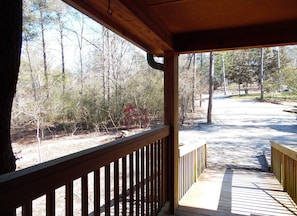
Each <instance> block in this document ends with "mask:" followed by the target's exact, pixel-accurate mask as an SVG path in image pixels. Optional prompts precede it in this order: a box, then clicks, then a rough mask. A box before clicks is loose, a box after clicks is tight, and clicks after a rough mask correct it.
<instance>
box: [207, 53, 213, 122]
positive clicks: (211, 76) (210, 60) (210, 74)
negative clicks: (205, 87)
mask: <svg viewBox="0 0 297 216" xmlns="http://www.w3.org/2000/svg"><path fill="white" fill-rule="evenodd" d="M213 77H214V60H213V52H210V54H209V98H208V110H207V123H208V124H211V123H212V115H211V113H212V98H213Z"/></svg>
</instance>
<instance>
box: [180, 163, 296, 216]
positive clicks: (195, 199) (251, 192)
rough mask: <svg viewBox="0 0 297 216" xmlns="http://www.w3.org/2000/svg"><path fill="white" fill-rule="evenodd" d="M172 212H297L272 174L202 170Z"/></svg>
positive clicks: (217, 215)
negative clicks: (175, 209)
mask: <svg viewBox="0 0 297 216" xmlns="http://www.w3.org/2000/svg"><path fill="white" fill-rule="evenodd" d="M176 215H180V216H194V215H202V216H203V215H205V216H206V215H210V216H221V215H224V216H227V215H253V216H259V215H275V216H281V215H297V208H296V205H295V203H294V202H293V201H292V199H291V198H290V197H289V195H288V194H287V193H286V192H284V191H283V188H282V186H281V185H280V184H279V182H278V181H277V179H276V178H275V177H274V175H273V174H272V173H267V172H260V171H256V170H244V169H220V170H218V169H206V170H205V171H204V172H203V174H202V175H201V176H200V178H199V181H198V182H197V183H195V184H194V185H193V186H192V187H191V188H190V190H189V191H188V192H187V194H186V195H185V196H184V197H183V198H182V199H181V201H180V203H179V207H178V209H177V212H176Z"/></svg>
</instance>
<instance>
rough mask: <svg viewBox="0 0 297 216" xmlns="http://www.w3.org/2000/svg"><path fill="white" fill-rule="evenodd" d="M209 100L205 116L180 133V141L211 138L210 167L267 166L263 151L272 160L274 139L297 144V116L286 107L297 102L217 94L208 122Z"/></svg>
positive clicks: (204, 108) (186, 141)
mask: <svg viewBox="0 0 297 216" xmlns="http://www.w3.org/2000/svg"><path fill="white" fill-rule="evenodd" d="M207 105H208V101H207V100H205V102H204V104H203V107H202V110H203V113H204V114H203V115H202V116H201V118H198V119H197V120H195V122H194V126H193V127H192V128H191V129H188V130H181V131H180V132H179V140H180V143H183V144H191V143H193V142H195V140H198V139H206V140H207V149H208V150H207V153H208V158H207V159H208V167H216V168H220V167H234V168H236V167H238V168H251V169H265V168H266V167H265V163H264V161H263V156H262V155H263V153H265V155H266V157H267V160H268V162H270V142H269V141H270V140H275V141H278V142H281V143H283V144H287V145H291V146H292V147H296V144H297V121H296V115H295V114H292V113H288V112H284V110H288V109H292V108H294V104H290V105H280V104H272V103H261V102H258V101H256V100H249V99H231V98H230V97H225V96H216V97H215V98H214V101H213V124H211V125H207V124H205V122H206V113H207V111H206V110H207Z"/></svg>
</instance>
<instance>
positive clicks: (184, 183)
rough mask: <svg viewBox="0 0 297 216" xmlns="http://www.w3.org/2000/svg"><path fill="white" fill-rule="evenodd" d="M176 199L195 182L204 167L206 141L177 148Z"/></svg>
mask: <svg viewBox="0 0 297 216" xmlns="http://www.w3.org/2000/svg"><path fill="white" fill-rule="evenodd" d="M178 166H179V170H178V181H179V183H178V199H179V200H180V199H181V198H182V197H183V196H184V195H185V194H186V192H187V191H188V190H189V188H190V187H191V186H192V185H193V184H194V182H196V181H197V179H198V177H199V176H200V174H201V173H202V172H203V170H204V168H205V167H206V141H200V142H198V143H196V144H191V145H190V144H189V145H183V146H180V147H179V163H178Z"/></svg>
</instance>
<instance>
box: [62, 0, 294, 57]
mask: <svg viewBox="0 0 297 216" xmlns="http://www.w3.org/2000/svg"><path fill="white" fill-rule="evenodd" d="M64 1H65V2H67V3H69V4H70V5H72V6H73V7H75V8H77V9H78V10H80V11H82V12H83V13H85V14H86V15H88V16H90V17H91V18H93V19H94V20H96V21H98V22H99V23H101V24H103V25H104V26H106V27H108V28H109V29H111V30H113V31H114V32H116V33H117V34H119V35H121V36H122V37H124V38H125V39H127V40H129V41H130V42H132V43H134V44H135V45H137V46H139V47H140V48H142V49H144V50H145V51H147V52H150V53H152V54H154V55H156V56H163V55H164V52H165V51H176V52H177V53H187V52H200V51H209V50H224V49H235V48H246V47H260V46H275V45H288V44H296V43H297V13H296V11H297V1H296V0H261V1H259V0H216V1H209V0H99V1H98V0H64Z"/></svg>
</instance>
